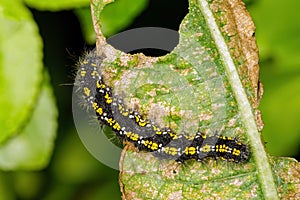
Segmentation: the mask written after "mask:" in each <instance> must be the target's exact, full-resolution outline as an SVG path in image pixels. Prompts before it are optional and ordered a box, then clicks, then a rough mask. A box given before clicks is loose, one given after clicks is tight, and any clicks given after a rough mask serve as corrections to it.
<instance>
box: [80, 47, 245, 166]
mask: <svg viewBox="0 0 300 200" xmlns="http://www.w3.org/2000/svg"><path fill="white" fill-rule="evenodd" d="M102 59H103V58H102V57H99V56H97V55H96V51H95V50H94V51H92V52H90V53H89V54H87V55H86V56H85V58H84V59H83V60H82V61H81V62H80V67H79V70H78V72H77V78H76V81H75V85H76V86H77V87H78V90H79V93H80V94H81V95H83V98H84V101H85V102H87V103H88V107H90V108H92V109H93V110H94V111H95V112H96V115H97V118H98V120H99V122H100V123H101V124H104V125H107V126H109V127H111V128H112V130H113V131H114V133H115V134H116V135H117V136H118V138H120V140H122V141H128V142H131V143H133V144H134V146H135V147H136V148H137V149H138V150H139V151H146V152H152V153H153V155H154V156H156V157H158V158H162V159H171V160H176V161H177V162H181V163H182V162H184V161H186V160H190V159H195V160H197V161H202V160H203V159H204V158H214V159H222V160H226V161H232V162H246V161H248V160H249V157H250V152H249V150H248V148H247V146H246V145H245V144H242V143H240V142H238V141H237V139H236V138H231V137H226V136H220V135H217V134H215V135H211V136H207V135H204V134H202V133H200V132H198V133H196V135H195V136H194V138H188V137H187V136H185V135H184V134H183V133H181V134H176V133H174V131H173V130H171V129H170V128H160V127H158V126H156V125H155V124H154V123H151V122H149V121H148V120H146V119H145V118H143V117H142V116H141V115H140V114H139V113H138V112H135V111H133V110H129V109H127V108H126V106H125V105H124V103H123V101H122V99H121V98H118V97H117V96H114V94H113V91H112V89H111V88H110V87H109V86H108V85H106V84H105V83H104V82H103V78H102V76H101V72H100V64H101V61H102Z"/></svg>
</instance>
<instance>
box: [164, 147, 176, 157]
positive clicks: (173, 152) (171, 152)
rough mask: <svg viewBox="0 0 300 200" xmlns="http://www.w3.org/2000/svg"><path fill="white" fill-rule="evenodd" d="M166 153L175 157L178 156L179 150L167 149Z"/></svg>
mask: <svg viewBox="0 0 300 200" xmlns="http://www.w3.org/2000/svg"><path fill="white" fill-rule="evenodd" d="M165 153H166V154H169V155H172V156H175V155H178V149H177V148H175V147H166V148H165Z"/></svg>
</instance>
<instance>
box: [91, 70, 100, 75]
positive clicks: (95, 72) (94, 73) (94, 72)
mask: <svg viewBox="0 0 300 200" xmlns="http://www.w3.org/2000/svg"><path fill="white" fill-rule="evenodd" d="M91 75H92V76H99V74H98V72H97V71H93V72H92V73H91Z"/></svg>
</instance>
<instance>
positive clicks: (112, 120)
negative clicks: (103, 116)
mask: <svg viewBox="0 0 300 200" xmlns="http://www.w3.org/2000/svg"><path fill="white" fill-rule="evenodd" d="M115 122H116V121H115V120H114V119H113V118H109V119H107V123H109V125H110V126H112V125H113V124H114V123H115Z"/></svg>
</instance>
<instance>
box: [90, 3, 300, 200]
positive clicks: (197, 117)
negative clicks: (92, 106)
mask: <svg viewBox="0 0 300 200" xmlns="http://www.w3.org/2000/svg"><path fill="white" fill-rule="evenodd" d="M106 3H108V2H107V1H101V0H94V1H93V3H92V5H93V6H92V8H93V14H94V16H93V18H94V20H95V21H94V25H95V30H96V33H97V45H98V46H97V52H98V54H104V57H106V59H105V60H104V61H103V64H102V65H101V67H102V69H101V71H102V72H103V74H104V80H105V81H106V83H107V84H108V85H110V86H111V87H112V88H113V92H114V93H116V94H117V95H122V97H123V99H124V102H125V104H126V105H127V107H129V108H132V107H135V108H137V109H138V110H139V112H140V113H141V115H143V116H146V117H147V118H149V119H150V120H152V121H155V122H156V123H157V124H158V125H159V126H160V127H170V128H171V129H173V130H174V131H175V132H176V133H180V132H184V133H185V134H188V135H190V136H192V137H193V136H194V135H195V133H196V132H197V131H198V130H200V131H201V132H204V133H206V134H214V133H215V132H216V131H219V132H221V134H222V135H226V136H231V137H237V138H239V140H241V141H242V142H244V143H246V144H247V145H249V148H250V151H251V159H250V161H249V162H247V163H227V162H224V161H221V160H220V161H214V160H206V161H204V162H203V163H199V162H196V161H190V162H187V163H186V165H178V164H176V162H175V161H166V160H158V159H156V158H155V157H153V156H152V155H151V154H146V153H135V152H132V150H133V151H134V149H132V147H131V146H130V145H127V146H126V147H125V149H124V151H123V155H122V157H121V160H120V168H121V169H120V170H121V174H120V186H121V191H122V193H123V199H204V198H211V199H213V198H220V199H224V198H225V199H232V198H237V199H279V198H288V197H290V196H293V195H294V196H295V195H296V194H297V193H299V188H297V185H296V184H298V182H297V180H299V177H298V176H299V175H298V176H293V175H291V173H290V172H291V171H293V172H297V170H299V163H298V162H296V161H295V160H292V159H288V158H283V159H278V158H272V157H269V156H268V154H267V153H266V152H265V148H264V142H263V141H261V138H260V136H261V135H260V131H261V129H262V128H263V123H262V121H261V116H260V111H259V110H258V109H257V108H258V105H259V102H260V99H261V95H262V91H260V90H259V89H260V86H261V85H258V84H259V81H258V75H259V74H258V72H259V67H258V50H257V46H256V41H255V38H254V30H255V27H254V24H253V22H252V20H251V18H250V16H249V14H248V12H247V11H246V9H245V7H244V4H243V3H242V1H239V0H231V1H222V0H211V1H206V0H189V3H190V7H189V14H188V15H187V16H186V17H185V18H184V20H183V21H182V23H181V25H180V29H179V33H180V41H179V44H178V46H177V47H176V48H175V49H174V50H173V51H172V52H170V54H168V55H166V56H163V57H158V58H151V57H147V56H144V55H142V54H136V55H128V54H125V53H123V52H120V51H117V50H116V49H114V48H112V47H111V46H109V45H107V44H106V42H105V37H104V35H103V34H102V32H103V30H102V29H100V26H99V23H97V22H101V18H100V16H101V11H102V9H103V7H104V5H105V4H106ZM128 149H129V150H128ZM288 180H291V181H288Z"/></svg>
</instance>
